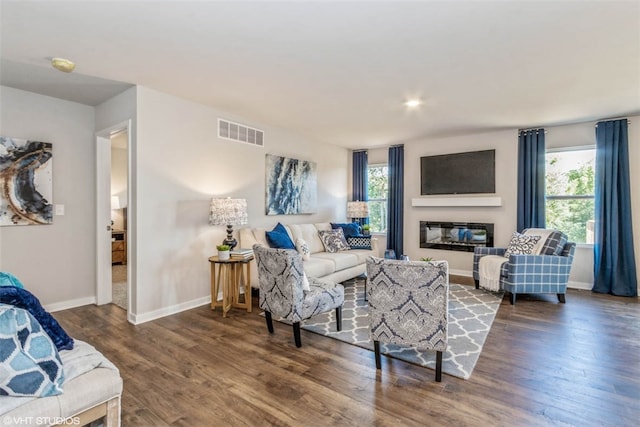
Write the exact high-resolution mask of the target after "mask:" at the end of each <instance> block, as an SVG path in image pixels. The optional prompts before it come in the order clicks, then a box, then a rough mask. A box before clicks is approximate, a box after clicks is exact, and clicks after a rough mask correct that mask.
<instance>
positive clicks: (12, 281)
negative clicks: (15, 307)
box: [0, 271, 24, 289]
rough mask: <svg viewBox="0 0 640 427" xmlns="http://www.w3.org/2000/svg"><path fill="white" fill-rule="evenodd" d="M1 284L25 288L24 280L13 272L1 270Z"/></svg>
mask: <svg viewBox="0 0 640 427" xmlns="http://www.w3.org/2000/svg"><path fill="white" fill-rule="evenodd" d="M0 286H14V287H16V288H23V289H24V285H23V284H22V282H21V281H20V280H19V279H18V278H17V277H16V276H14V275H13V274H11V273H5V272H4V271H0Z"/></svg>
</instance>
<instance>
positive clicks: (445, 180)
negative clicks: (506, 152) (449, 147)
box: [420, 150, 496, 196]
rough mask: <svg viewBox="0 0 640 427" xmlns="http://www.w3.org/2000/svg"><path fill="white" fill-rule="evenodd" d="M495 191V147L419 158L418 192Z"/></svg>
mask: <svg viewBox="0 0 640 427" xmlns="http://www.w3.org/2000/svg"><path fill="white" fill-rule="evenodd" d="M495 192H496V150H484V151H472V152H468V153H455V154H443V155H439V156H427V157H421V158H420V194H421V195H423V196H427V195H434V194H474V193H495Z"/></svg>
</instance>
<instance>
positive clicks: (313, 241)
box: [289, 224, 324, 254]
mask: <svg viewBox="0 0 640 427" xmlns="http://www.w3.org/2000/svg"><path fill="white" fill-rule="evenodd" d="M289 228H290V229H291V235H292V236H293V239H294V241H295V239H304V241H305V242H307V244H308V245H309V250H310V251H311V253H312V254H314V253H316V252H324V245H323V244H322V240H320V236H318V230H319V229H318V228H316V226H315V225H313V224H292V225H290V226H289Z"/></svg>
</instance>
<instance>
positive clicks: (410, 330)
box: [367, 257, 449, 382]
mask: <svg viewBox="0 0 640 427" xmlns="http://www.w3.org/2000/svg"><path fill="white" fill-rule="evenodd" d="M367 278H368V281H369V289H368V298H369V324H370V328H371V339H372V340H373V346H374V351H375V359H376V369H380V343H381V342H383V343H390V344H396V345H400V346H408V347H413V348H416V349H419V350H435V351H436V352H437V353H436V381H438V382H440V381H441V380H442V352H443V351H445V350H446V349H447V326H448V304H449V265H448V264H447V262H446V261H437V262H424V261H397V260H390V259H382V258H375V257H369V258H368V259H367Z"/></svg>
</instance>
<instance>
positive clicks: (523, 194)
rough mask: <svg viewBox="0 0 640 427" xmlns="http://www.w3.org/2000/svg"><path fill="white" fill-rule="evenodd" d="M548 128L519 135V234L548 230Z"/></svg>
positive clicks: (523, 132)
mask: <svg viewBox="0 0 640 427" xmlns="http://www.w3.org/2000/svg"><path fill="white" fill-rule="evenodd" d="M544 154H545V152H544V129H533V130H527V131H520V133H519V135H518V221H517V226H518V231H522V230H524V229H525V228H545V217H544V201H545V200H544V199H545V176H544V163H545V159H544Z"/></svg>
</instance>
